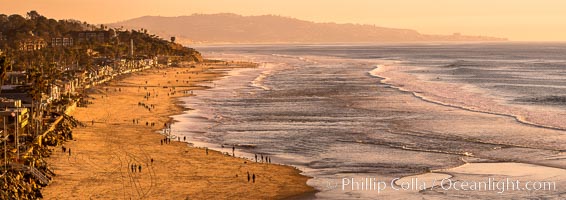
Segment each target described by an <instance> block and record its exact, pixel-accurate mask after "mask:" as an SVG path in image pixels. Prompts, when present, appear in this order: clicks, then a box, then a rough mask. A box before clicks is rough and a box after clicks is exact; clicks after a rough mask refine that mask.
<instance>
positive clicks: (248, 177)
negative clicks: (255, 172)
mask: <svg viewBox="0 0 566 200" xmlns="http://www.w3.org/2000/svg"><path fill="white" fill-rule="evenodd" d="M249 182H250V172H248V183H249Z"/></svg>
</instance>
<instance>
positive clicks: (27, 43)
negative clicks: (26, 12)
mask: <svg viewBox="0 0 566 200" xmlns="http://www.w3.org/2000/svg"><path fill="white" fill-rule="evenodd" d="M46 46H47V42H45V40H43V39H42V38H39V37H31V38H27V39H23V40H20V41H19V42H18V47H19V49H20V51H35V50H40V49H43V48H44V47H46Z"/></svg>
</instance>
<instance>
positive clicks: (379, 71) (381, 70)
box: [368, 64, 566, 131]
mask: <svg viewBox="0 0 566 200" xmlns="http://www.w3.org/2000/svg"><path fill="white" fill-rule="evenodd" d="M394 67H395V66H389V65H386V64H385V65H384V64H379V66H378V67H376V68H375V69H374V70H372V71H370V72H368V73H369V75H370V76H374V77H377V78H380V79H382V80H381V81H380V82H381V83H382V84H385V85H387V86H389V87H391V88H395V89H397V90H399V91H402V92H408V93H411V95H413V96H414V97H416V98H418V99H421V100H422V101H425V102H429V103H434V104H438V105H441V106H446V107H452V108H457V109H462V110H466V111H470V112H477V113H484V114H491V115H497V116H502V117H510V118H513V119H514V120H515V121H516V122H518V123H520V124H523V125H527V126H532V127H537V128H544V129H550V130H557V131H566V128H564V127H561V126H553V125H548V124H543V123H537V122H535V121H529V120H528V119H527V117H529V116H522V115H519V114H517V113H513V112H503V111H501V112H498V111H489V110H487V109H482V108H476V107H474V105H471V106H470V107H467V106H466V105H457V103H448V102H443V101H441V100H437V99H434V98H433V97H427V96H426V95H421V94H419V92H417V91H414V90H411V89H407V88H405V87H404V86H405V85H403V86H398V85H399V84H400V83H393V82H392V79H393V78H391V77H388V76H386V75H384V74H385V73H387V72H390V71H395V70H393V69H392V68H394ZM393 73H398V74H403V75H404V76H408V77H413V78H415V79H417V80H418V81H417V82H427V83H429V84H435V85H440V84H449V83H430V82H429V81H426V80H421V79H419V78H417V76H416V75H414V74H411V73H410V72H406V71H403V70H400V71H395V72H393ZM403 75H400V76H403ZM393 76H395V75H393ZM405 78H406V77H405ZM421 89H422V88H421ZM463 94H467V93H466V92H464V93H463ZM470 94H471V93H470ZM432 95H436V94H432ZM436 96H438V95H436ZM439 98H448V97H439ZM488 99H489V98H488ZM489 100H493V99H489Z"/></svg>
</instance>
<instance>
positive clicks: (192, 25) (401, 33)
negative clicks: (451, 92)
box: [108, 13, 506, 44]
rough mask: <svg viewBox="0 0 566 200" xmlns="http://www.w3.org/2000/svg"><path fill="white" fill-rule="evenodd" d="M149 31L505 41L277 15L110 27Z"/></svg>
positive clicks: (233, 37)
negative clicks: (317, 21)
mask: <svg viewBox="0 0 566 200" xmlns="http://www.w3.org/2000/svg"><path fill="white" fill-rule="evenodd" d="M108 26H111V27H123V28H126V29H140V28H143V29H147V30H148V31H150V32H152V33H155V34H157V35H159V36H161V37H164V38H169V37H171V36H175V37H176V38H177V41H178V42H180V43H184V44H190V43H340V42H420V41H502V40H506V39H504V38H495V37H487V36H465V35H460V34H453V35H427V34H421V33H419V32H417V31H415V30H410V29H395V28H384V27H378V26H374V25H360V24H336V23H315V22H309V21H304V20H299V19H294V18H289V17H281V16H274V15H262V16H241V15H236V14H228V13H223V14H194V15H190V16H179V17H160V16H144V17H139V18H135V19H130V20H126V21H122V22H117V23H113V24H108Z"/></svg>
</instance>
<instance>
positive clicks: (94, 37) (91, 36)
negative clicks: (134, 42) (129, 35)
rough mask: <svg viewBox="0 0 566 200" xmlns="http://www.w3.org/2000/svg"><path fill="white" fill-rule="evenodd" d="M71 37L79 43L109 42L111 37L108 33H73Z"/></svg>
mask: <svg viewBox="0 0 566 200" xmlns="http://www.w3.org/2000/svg"><path fill="white" fill-rule="evenodd" d="M71 36H72V37H73V39H74V40H75V42H77V43H83V42H108V41H110V37H111V36H110V32H108V31H73V32H71Z"/></svg>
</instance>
